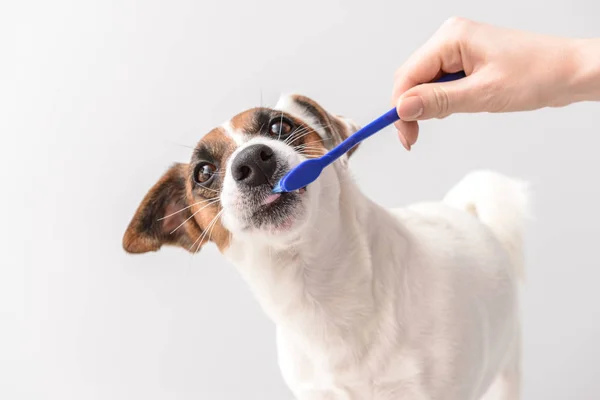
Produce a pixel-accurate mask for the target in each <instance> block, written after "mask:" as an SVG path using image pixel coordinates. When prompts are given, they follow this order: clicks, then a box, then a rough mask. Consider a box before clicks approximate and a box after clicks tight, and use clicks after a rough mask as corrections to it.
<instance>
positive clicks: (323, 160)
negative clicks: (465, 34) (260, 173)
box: [273, 71, 466, 193]
mask: <svg viewBox="0 0 600 400" xmlns="http://www.w3.org/2000/svg"><path fill="white" fill-rule="evenodd" d="M465 76H466V75H465V73H464V72H463V71H460V72H456V73H453V74H448V75H444V76H442V77H441V78H440V79H439V80H437V82H449V81H455V80H457V79H461V78H464V77H465ZM399 119H400V117H398V114H397V113H396V109H395V108H392V109H391V110H390V111H388V112H386V113H385V114H383V115H382V116H381V117H379V118H377V119H376V120H375V121H373V122H371V123H370V124H368V125H365V126H364V127H363V128H361V129H359V130H358V131H356V133H354V134H353V135H351V136H350V137H348V138H347V139H346V140H344V141H343V142H342V143H340V144H338V145H337V146H336V147H334V148H333V149H331V150H330V151H329V152H328V153H327V154H325V155H324V156H321V157H319V158H311V159H310V160H306V161H303V162H301V163H300V164H298V165H297V166H296V167H294V168H292V169H291V170H290V171H289V172H288V173H287V174H286V175H285V176H284V177H283V178H281V179H280V180H279V182H277V184H276V185H275V187H274V188H273V193H283V192H293V191H294V190H298V189H300V188H303V187H305V186H306V185H308V184H309V183H311V182H314V181H315V180H316V179H317V178H318V177H319V175H321V171H323V169H324V168H325V167H326V166H328V165H330V164H331V163H333V162H334V161H335V160H337V159H338V158H340V157H341V156H343V155H344V154H346V152H347V151H349V150H350V149H352V148H353V147H354V146H356V145H357V144H359V143H360V142H362V141H363V140H365V139H366V138H368V137H370V136H372V135H373V134H375V133H377V132H379V131H380V130H382V129H383V128H385V127H386V126H389V125H391V124H393V123H394V122H396V121H398V120H399Z"/></svg>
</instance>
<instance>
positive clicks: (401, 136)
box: [398, 131, 410, 151]
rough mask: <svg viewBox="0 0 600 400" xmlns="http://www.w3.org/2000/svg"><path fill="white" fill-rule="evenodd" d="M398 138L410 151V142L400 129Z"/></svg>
mask: <svg viewBox="0 0 600 400" xmlns="http://www.w3.org/2000/svg"><path fill="white" fill-rule="evenodd" d="M398 138H399V139H400V143H402V146H404V148H405V149H406V150H408V151H410V144H408V142H407V141H406V138H405V137H404V135H403V134H402V132H400V131H398Z"/></svg>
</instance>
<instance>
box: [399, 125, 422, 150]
mask: <svg viewBox="0 0 600 400" xmlns="http://www.w3.org/2000/svg"><path fill="white" fill-rule="evenodd" d="M394 125H395V126H396V129H397V130H398V139H400V143H402V146H404V148H405V149H406V150H409V151H410V149H411V147H412V145H413V144H415V143H416V142H417V139H418V137H419V123H418V122H417V121H410V122H406V121H396V123H395V124H394Z"/></svg>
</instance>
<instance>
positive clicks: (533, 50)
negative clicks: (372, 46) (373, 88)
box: [392, 18, 580, 150]
mask: <svg viewBox="0 0 600 400" xmlns="http://www.w3.org/2000/svg"><path fill="white" fill-rule="evenodd" d="M576 43H577V41H576V40H574V39H565V38H556V37H551V36H545V35H539V34H534V33H529V32H522V31H516V30H511V29H504V28H498V27H495V26H491V25H487V24H482V23H478V22H474V21H469V20H465V19H461V18H451V19H449V20H448V21H446V22H445V23H444V24H443V25H442V27H441V28H440V29H439V30H438V31H437V32H436V33H435V34H434V35H433V37H432V38H431V39H430V40H429V41H428V42H427V43H426V44H425V45H424V46H422V47H421V48H420V49H418V50H417V51H416V52H415V53H414V54H413V55H412V56H411V57H410V58H409V59H408V61H406V62H405V63H404V65H402V66H401V67H400V68H399V69H398V70H397V72H396V74H395V79H394V90H393V95H392V102H393V104H394V105H395V106H396V108H397V111H398V115H399V116H400V118H401V121H398V122H397V123H396V124H395V125H396V128H397V129H398V133H399V137H400V140H401V142H402V144H403V145H404V147H406V149H408V150H410V147H411V146H412V145H413V144H414V143H415V142H416V140H417V137H418V133H419V126H418V123H417V122H416V121H417V120H425V119H430V118H444V117H446V116H448V115H450V114H453V113H474V112H509V111H525V110H533V109H537V108H542V107H547V106H563V105H566V104H568V103H570V102H571V101H573V100H574V99H573V97H574V93H573V90H574V89H573V86H574V83H575V82H574V81H575V80H576V79H577V76H578V74H577V73H575V72H576V71H577V69H578V64H579V59H580V57H578V55H579V52H578V51H577V49H578V48H577V46H576ZM460 70H464V71H465V73H466V74H467V77H466V78H463V79H460V80H458V81H453V82H446V83H427V82H432V81H434V80H436V79H437V78H439V77H440V76H441V75H442V72H445V73H451V72H458V71H460Z"/></svg>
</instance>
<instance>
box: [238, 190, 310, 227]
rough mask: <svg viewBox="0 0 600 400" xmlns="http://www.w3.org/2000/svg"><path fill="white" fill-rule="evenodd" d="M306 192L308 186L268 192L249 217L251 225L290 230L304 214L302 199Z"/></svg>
mask: <svg viewBox="0 0 600 400" xmlns="http://www.w3.org/2000/svg"><path fill="white" fill-rule="evenodd" d="M306 193H307V188H306V187H303V188H300V189H298V190H295V191H293V192H286V193H268V194H267V195H266V196H264V197H263V198H262V200H261V201H260V202H258V203H259V205H258V207H256V208H255V210H254V212H252V214H251V216H250V217H249V218H248V222H249V225H250V226H252V227H254V228H257V229H265V230H268V231H286V230H289V229H290V228H291V227H292V226H293V225H294V222H295V221H296V220H298V219H299V218H300V217H301V215H302V213H301V206H302V199H303V198H304V196H306Z"/></svg>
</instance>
